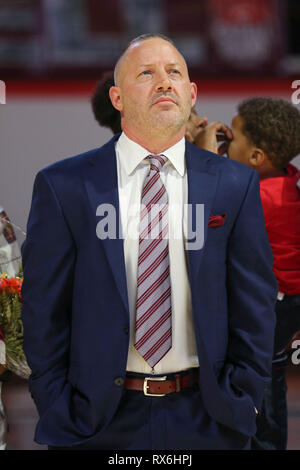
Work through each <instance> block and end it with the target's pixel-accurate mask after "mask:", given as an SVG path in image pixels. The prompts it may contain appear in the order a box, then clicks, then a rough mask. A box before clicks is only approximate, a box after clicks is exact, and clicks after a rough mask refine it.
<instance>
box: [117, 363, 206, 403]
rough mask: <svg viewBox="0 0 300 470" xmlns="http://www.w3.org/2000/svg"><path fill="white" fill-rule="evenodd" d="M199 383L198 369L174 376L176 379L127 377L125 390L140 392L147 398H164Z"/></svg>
mask: <svg viewBox="0 0 300 470" xmlns="http://www.w3.org/2000/svg"><path fill="white" fill-rule="evenodd" d="M197 383H198V368H197V369H196V368H195V369H194V370H193V371H191V372H190V373H188V374H174V379H167V376H164V377H155V376H152V377H145V378H142V379H141V378H135V377H126V378H125V382H124V388H125V389H126V390H138V391H141V392H144V395H146V396H150V397H151V396H153V397H163V396H165V395H167V394H168V393H174V392H180V390H182V389H183V388H187V387H191V386H192V385H193V384H197Z"/></svg>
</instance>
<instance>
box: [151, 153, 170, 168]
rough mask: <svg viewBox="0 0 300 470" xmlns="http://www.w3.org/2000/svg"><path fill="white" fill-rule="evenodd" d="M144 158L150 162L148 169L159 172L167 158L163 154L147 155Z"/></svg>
mask: <svg viewBox="0 0 300 470" xmlns="http://www.w3.org/2000/svg"><path fill="white" fill-rule="evenodd" d="M146 160H148V161H149V162H150V171H151V170H154V171H157V172H159V171H160V170H161V169H162V167H163V166H164V164H165V163H166V161H167V160H168V159H167V157H166V156H165V155H148V157H146Z"/></svg>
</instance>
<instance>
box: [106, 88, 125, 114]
mask: <svg viewBox="0 0 300 470" xmlns="http://www.w3.org/2000/svg"><path fill="white" fill-rule="evenodd" d="M109 97H110V100H111V102H112V105H113V107H114V108H116V109H117V110H118V111H120V112H121V111H122V110H123V103H122V95H121V89H120V87H118V86H112V87H111V88H110V89H109Z"/></svg>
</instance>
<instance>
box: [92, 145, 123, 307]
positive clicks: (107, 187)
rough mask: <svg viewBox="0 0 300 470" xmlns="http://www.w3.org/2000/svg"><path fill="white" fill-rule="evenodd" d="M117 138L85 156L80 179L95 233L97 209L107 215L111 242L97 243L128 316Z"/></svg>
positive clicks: (101, 241)
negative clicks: (92, 218)
mask: <svg viewBox="0 0 300 470" xmlns="http://www.w3.org/2000/svg"><path fill="white" fill-rule="evenodd" d="M118 137H119V136H115V137H114V138H112V139H111V140H110V141H109V142H108V143H107V144H106V145H104V146H103V147H102V148H101V149H99V151H98V152H92V153H90V155H89V156H87V159H88V160H87V163H88V165H87V171H86V174H85V175H84V184H85V187H86V190H87V193H88V197H89V200H90V203H91V206H92V211H93V216H94V217H95V232H96V227H97V224H98V223H99V221H100V220H101V218H99V215H100V213H99V212H98V215H97V210H99V207H100V206H101V205H102V208H103V211H104V210H105V209H107V210H108V211H109V217H110V220H111V224H110V226H109V229H110V230H111V231H112V234H111V235H112V236H113V238H111V235H110V238H108V237H107V238H104V239H99V243H101V244H102V245H103V247H104V250H105V253H106V256H107V260H108V262H109V265H110V268H111V270H112V273H113V276H114V278H115V281H116V286H117V288H118V290H119V293H120V295H121V298H122V300H123V303H124V306H125V308H126V310H127V311H128V312H129V307H128V294H127V283H126V270H125V261H124V247H123V241H124V240H123V239H122V238H120V236H119V234H120V209H119V194H118V175H117V162H116V153H115V142H116V140H117V139H118ZM102 215H104V217H105V218H106V220H108V218H107V217H106V213H105V212H104V213H103V212H102ZM96 236H98V235H96ZM98 238H99V236H98Z"/></svg>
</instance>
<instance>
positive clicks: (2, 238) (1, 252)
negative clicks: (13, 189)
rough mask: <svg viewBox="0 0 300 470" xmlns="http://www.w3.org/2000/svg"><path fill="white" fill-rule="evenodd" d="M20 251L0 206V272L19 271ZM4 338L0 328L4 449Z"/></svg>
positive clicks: (1, 445) (0, 442) (2, 445)
mask: <svg viewBox="0 0 300 470" xmlns="http://www.w3.org/2000/svg"><path fill="white" fill-rule="evenodd" d="M20 266H21V253H20V248H19V244H18V242H17V239H16V235H15V232H14V229H13V227H12V225H11V223H10V220H9V218H8V216H7V214H6V212H5V211H4V209H3V207H1V206H0V274H7V275H8V276H9V277H14V276H16V275H17V274H18V273H19V271H20ZM4 341H5V338H4V335H3V332H2V331H1V328H0V450H5V449H6V444H7V428H8V425H7V415H6V409H5V405H4V403H3V402H2V399H1V391H2V382H6V381H7V380H8V379H9V377H10V376H11V373H10V371H8V370H7V369H6V368H5V362H6V359H5V356H6V355H5V343H4Z"/></svg>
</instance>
